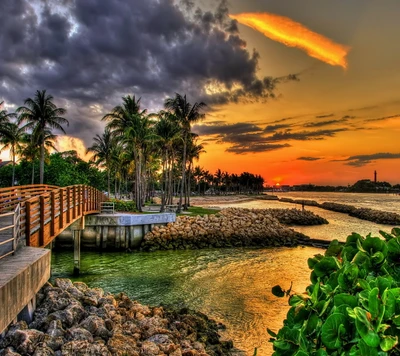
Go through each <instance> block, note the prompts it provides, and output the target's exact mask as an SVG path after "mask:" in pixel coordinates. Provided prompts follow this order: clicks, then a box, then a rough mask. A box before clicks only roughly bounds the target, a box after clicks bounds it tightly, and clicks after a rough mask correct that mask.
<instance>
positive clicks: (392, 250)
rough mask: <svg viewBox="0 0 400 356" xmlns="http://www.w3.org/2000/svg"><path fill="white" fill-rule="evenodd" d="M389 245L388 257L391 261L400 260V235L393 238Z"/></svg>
mask: <svg viewBox="0 0 400 356" xmlns="http://www.w3.org/2000/svg"><path fill="white" fill-rule="evenodd" d="M387 247H388V259H389V260H391V261H398V260H399V258H400V237H396V238H395V239H391V240H390V241H389V242H388V243H387Z"/></svg>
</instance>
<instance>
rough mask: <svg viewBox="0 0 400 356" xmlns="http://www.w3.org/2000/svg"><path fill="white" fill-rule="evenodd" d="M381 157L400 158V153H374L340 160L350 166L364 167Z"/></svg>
mask: <svg viewBox="0 0 400 356" xmlns="http://www.w3.org/2000/svg"><path fill="white" fill-rule="evenodd" d="M381 159H400V153H374V154H371V155H358V156H350V157H349V158H347V159H345V160H339V161H341V162H346V163H345V164H346V165H348V166H354V167H363V166H365V165H367V164H369V163H373V162H375V161H377V160H381Z"/></svg>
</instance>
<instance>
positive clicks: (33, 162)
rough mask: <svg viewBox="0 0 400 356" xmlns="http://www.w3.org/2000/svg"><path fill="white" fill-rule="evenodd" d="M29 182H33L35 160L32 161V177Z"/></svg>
mask: <svg viewBox="0 0 400 356" xmlns="http://www.w3.org/2000/svg"><path fill="white" fill-rule="evenodd" d="M31 184H35V160H33V161H32V179H31Z"/></svg>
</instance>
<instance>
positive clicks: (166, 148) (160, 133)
mask: <svg viewBox="0 0 400 356" xmlns="http://www.w3.org/2000/svg"><path fill="white" fill-rule="evenodd" d="M154 129H155V134H156V136H157V138H156V141H155V144H156V145H157V147H158V149H159V151H160V154H161V164H162V180H161V181H162V185H161V186H162V188H163V189H162V195H161V211H164V209H165V204H167V202H168V201H170V200H172V182H171V180H172V174H171V172H172V168H173V164H174V157H175V155H174V148H175V146H174V143H175V142H176V141H177V140H179V139H180V137H181V136H180V132H181V131H180V127H179V126H178V124H177V122H176V121H174V120H173V118H172V115H171V113H169V112H166V111H161V112H160V113H159V120H158V121H157V122H156V124H155V126H154Z"/></svg>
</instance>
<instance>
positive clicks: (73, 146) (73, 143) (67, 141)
mask: <svg viewBox="0 0 400 356" xmlns="http://www.w3.org/2000/svg"><path fill="white" fill-rule="evenodd" d="M55 147H56V148H57V150H58V151H59V152H64V151H76V152H77V153H78V156H79V157H80V158H81V159H83V160H85V161H89V159H90V158H91V156H92V154H91V153H88V154H86V147H85V144H84V143H83V141H82V140H81V139H79V138H76V137H71V136H66V135H65V136H58V137H57V141H56V144H55Z"/></svg>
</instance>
